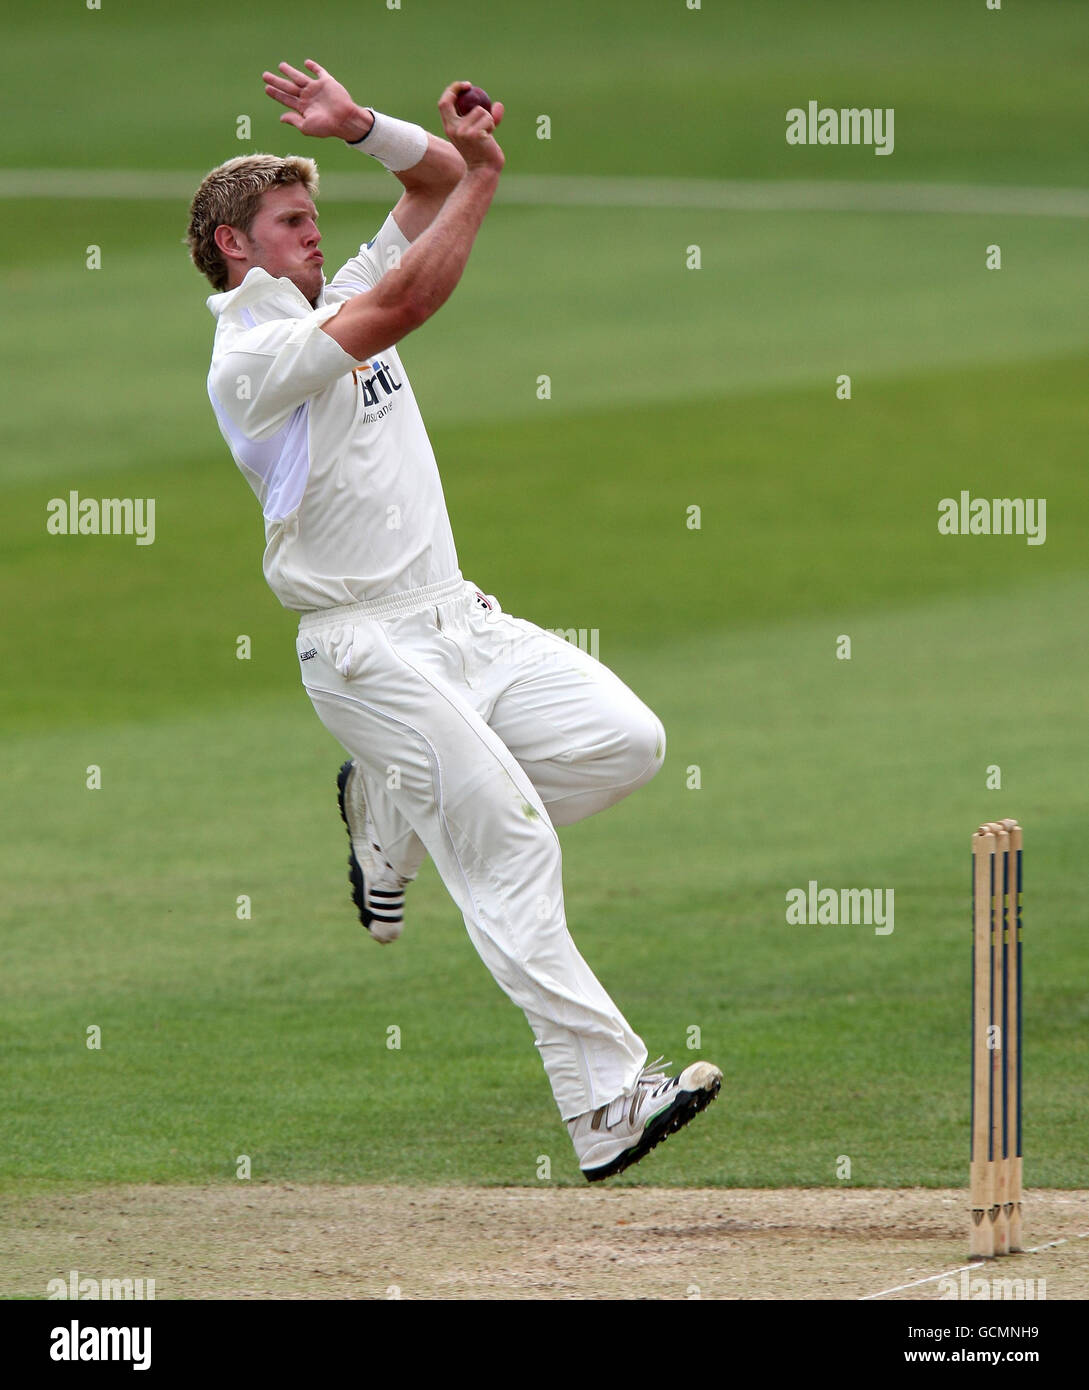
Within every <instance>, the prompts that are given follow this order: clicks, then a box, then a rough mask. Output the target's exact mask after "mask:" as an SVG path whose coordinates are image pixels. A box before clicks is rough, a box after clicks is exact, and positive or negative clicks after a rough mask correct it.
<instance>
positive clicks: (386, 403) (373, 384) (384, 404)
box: [352, 357, 404, 424]
mask: <svg viewBox="0 0 1089 1390" xmlns="http://www.w3.org/2000/svg"><path fill="white" fill-rule="evenodd" d="M352 375H353V376H354V377H355V379H356V381H357V382H358V383H359V389H360V390H361V391H362V392H363V405H364V408H365V409H366V412H367V413H366V414H365V415H364V416H363V419H364V421H365V422H366V423H367V424H370V422H371V421H372V420H380V419H381V418H382V416H383V415H388V414H389V412H390V411H391V410H392V409H393V405H394V402H393V399H392V398H393V396H394V394H395V392H397V391H400V389H401V387H402V386H403V385H404V382H403V381H401V380H400V379H399V378H398V376H397V373H396V372H395V371H394V370H393V368H392V367H391V366H390V364H389V363H388V362H383V361H382V359H381V358H378V357H376V358H375V359H374V361H373V362H365V363H364V364H363V366H362V367H353V368H352ZM380 388H381V391H382V393H383V394H382V395H379V389H380ZM383 396H384V397H385V399H383ZM371 406H376V407H377V409H375V410H371V409H370V407H371Z"/></svg>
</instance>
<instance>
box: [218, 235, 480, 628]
mask: <svg viewBox="0 0 1089 1390" xmlns="http://www.w3.org/2000/svg"><path fill="white" fill-rule="evenodd" d="M408 246H409V242H408V241H407V240H406V239H405V237H404V236H403V235H402V233H401V230H400V228H399V227H398V226H397V223H396V222H395V221H394V220H393V214H392V213H390V215H389V216H388V217H387V218H386V220H385V222H384V223H383V225H382V229H381V231H379V233H378V235H377V236H376V237H375V239H374V241H372V242H370V243H368V244H366V245H363V246H361V247H360V248H359V254H358V255H356V256H353V257H352V259H351V260H350V261H348V262H346V264H345V265H343V266H342V267H341V268H340V270H338V271H337V273H336V274H335V275H334V276H333V279H332V280H331V281H330V282H329V283H328V284H326V285H325V286H324V288H323V290H322V294H321V297H320V298H319V300H318V306H317V308H316V309H315V308H312V307H311V306H310V304H309V303H308V302H307V300H306V298H305V296H304V295H303V294H302V292H301V291H300V290H299V289H298V288H297V287H296V286H295V285H293V284H292V282H291V281H290V280H287V279H279V280H276V279H273V277H272V276H271V275H269V274H268V273H267V272H266V271H264V270H261V269H260V268H259V267H256V266H255V267H254V268H253V269H252V270H251V271H250V272H249V273H248V274H247V276H246V278H245V279H244V280H243V281H242V283H241V284H240V285H238V286H237V287H236V288H235V289H233V290H227V291H226V292H225V293H223V294H213V295H210V296H209V298H208V301H207V303H208V308H209V309H210V310H211V311H212V313H213V314H214V315H215V318H216V337H215V345H214V347H213V349H212V366H211V370H210V371H209V373H208V394H209V396H210V397H211V401H212V407H213V409H214V410H215V413H216V418H217V420H218V421H219V428H220V430H221V432H222V434H223V437H224V439H225V440H226V441H227V444H228V445H229V446H230V450H231V453H232V454H233V455H234V459H235V462H236V463H237V464H238V467H239V468H240V469H241V470H242V473H243V475H244V476H245V478H246V479H247V481H248V482H249V484H250V486H251V487H252V488H253V490H254V492H255V493H256V494H257V497H258V499H259V500H260V503H261V508H262V510H263V512H264V516H265V539H266V542H267V544H266V547H265V558H264V571H265V578H266V579H267V580H268V582H269V585H270V586H271V588H272V590H273V592H274V593H275V594H276V596H277V597H278V598H279V600H280V602H281V603H282V604H283V605H284V607H285V608H294V609H298V610H300V611H303V612H309V611H311V610H313V609H318V608H334V607H337V606H338V605H340V604H344V603H360V602H363V601H364V600H366V599H374V598H382V597H385V596H387V595H391V594H398V593H403V592H404V591H406V590H409V589H418V588H421V587H423V586H424V585H427V584H437V583H440V582H442V581H443V580H448V579H453V578H456V577H457V574H458V561H457V553H456V551H455V549H454V538H453V535H452V533H451V530H450V519H449V517H448V515H447V511H446V500H445V498H444V497H443V493H442V484H441V482H440V481H439V471H438V466H437V465H436V463H435V455H434V453H433V451H432V448H431V441H430V440H429V439H428V437H427V431H426V430H425V429H424V423H423V419H422V417H421V415H420V410H419V406H418V405H417V404H416V398H415V396H414V395H413V394H412V387H411V386H410V385H409V381H408V377H407V375H406V374H405V370H404V368H403V367H402V365H401V359H400V357H399V356H398V353H397V349H396V348H393V347H391V348H387V349H386V350H385V351H383V352H381V353H379V354H378V356H377V357H375V358H374V359H373V360H372V361H370V362H358V361H356V360H355V359H354V358H353V357H351V356H350V355H349V354H348V353H347V352H345V351H344V349H343V348H342V347H341V346H340V344H339V343H337V342H334V340H333V339H332V338H330V336H329V335H328V333H323V332H322V331H321V325H322V324H323V323H326V322H327V321H328V320H329V319H331V318H332V317H333V315H334V314H335V313H337V311H338V310H339V309H340V307H341V305H342V304H343V303H344V302H345V301H346V300H348V299H350V298H352V296H353V295H356V294H360V293H361V292H363V291H366V290H368V289H371V288H373V287H374V286H375V285H376V284H377V283H378V281H379V280H380V279H381V278H382V275H383V274H384V273H385V269H386V266H387V265H388V263H389V262H388V260H387V254H388V252H389V250H390V248H392V247H396V248H397V250H398V251H399V252H404V251H406V250H407V249H408Z"/></svg>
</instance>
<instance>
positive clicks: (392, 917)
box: [337, 758, 408, 946]
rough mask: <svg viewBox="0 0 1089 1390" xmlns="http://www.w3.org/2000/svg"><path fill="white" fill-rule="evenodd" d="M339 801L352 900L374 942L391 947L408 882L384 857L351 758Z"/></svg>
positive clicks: (400, 923) (343, 775) (401, 919)
mask: <svg viewBox="0 0 1089 1390" xmlns="http://www.w3.org/2000/svg"><path fill="white" fill-rule="evenodd" d="M337 800H338V801H339V802H340V816H341V819H342V820H343V822H344V824H345V825H346V826H347V827H348V839H349V840H350V841H351V850H350V852H349V855H348V878H349V880H350V882H351V885H352V901H353V902H354V903H355V905H356V907H357V908H358V909H359V920H360V921H361V922H362V923H363V925H364V926H365V927H366V928H367V930H368V931H369V932H370V934H371V936H373V937H374V939H375V941H379V942H381V943H382V945H383V946H385V945H388V943H389V942H391V941H396V940H397V938H398V937H399V936H400V935H401V931H402V929H403V927H404V924H405V922H404V918H405V884H406V883H407V882H408V880H407V879H405V878H402V877H401V875H400V874H398V873H397V872H396V871H395V870H394V868H393V866H392V865H390V864H387V863H386V861H385V860H384V859H383V858H382V857H381V856H382V847H381V845H379V844H378V843H377V841H376V838H375V833H374V824H373V822H372V821H371V817H370V813H369V812H368V811H367V804H366V802H365V800H364V799H363V778H362V777H361V776H360V775H359V772H358V770H357V769H356V766H355V763H354V762H352V760H351V759H350V758H349V760H348V761H347V762H346V763H345V764H344V765H343V767H342V768H341V769H340V771H339V773H337Z"/></svg>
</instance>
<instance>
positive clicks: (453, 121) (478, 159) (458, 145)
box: [439, 82, 506, 174]
mask: <svg viewBox="0 0 1089 1390" xmlns="http://www.w3.org/2000/svg"><path fill="white" fill-rule="evenodd" d="M472 85H473V84H472V83H471V82H451V83H450V85H449V87H447V89H446V91H445V92H443V94H442V96H441V97H439V115H440V116H441V117H442V127H443V130H444V131H445V132H446V138H447V139H448V140H449V141H450V143H451V145H453V146H454V148H455V149H456V150H457V151H458V153H459V154H460V155H461V157H462V159H464V160H465V164H466V167H467V168H469V169H494V170H495V172H496V173H497V174H498V173H499V172H500V170H501V169H502V168H503V165H504V164H505V163H506V156H505V155H504V153H503V151H502V150H501V149H500V148H499V145H498V144H497V143H496V141H495V137H494V135H493V133H492V132H493V131H494V130H495V128H496V126H497V125H498V124H499V122H500V121H501V120H502V119H503V103H502V102H501V101H497V102H494V103H493V104H492V109H491V110H490V111H486V110H485V109H484V107H483V106H474V107H473V109H472V110H471V111H470V112H469V114H468V115H467V116H459V115H458V113H457V107H456V106H455V105H454V101H455V98H456V97H457V94H458V93H459V92H463V91H465V90H466V89H467V88H468V87H471V86H472Z"/></svg>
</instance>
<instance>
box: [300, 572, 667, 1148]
mask: <svg viewBox="0 0 1089 1390" xmlns="http://www.w3.org/2000/svg"><path fill="white" fill-rule="evenodd" d="M298 654H299V664H300V667H301V671H302V679H303V684H304V686H305V687H306V691H307V694H308V695H309V696H310V699H311V700H312V701H313V704H314V708H315V709H316V710H317V712H318V717H319V718H320V719H321V721H322V723H323V724H324V725H325V727H326V728H327V729H328V730H329V732H330V733H331V734H332V735H333V736H334V738H336V739H337V740H338V741H339V742H340V743H341V744H342V745H343V746H344V747H345V748H346V749H347V751H348V752H349V753H350V754H351V756H352V758H353V759H354V760H355V762H356V764H357V765H358V767H359V768H360V770H361V771H362V773H363V785H364V789H365V792H366V798H367V805H368V809H369V810H370V813H371V815H372V817H373V819H374V822H375V829H376V831H377V836H378V839H379V842H380V843H381V846H382V854H383V857H384V858H385V859H386V860H387V861H388V862H389V863H390V864H391V865H392V866H393V867H394V868H395V869H396V871H397V872H398V873H399V874H401V875H403V876H404V877H405V878H409V879H410V878H412V877H414V876H415V874H416V872H417V870H418V869H419V867H420V865H421V863H422V862H423V859H424V856H425V853H426V854H430V855H431V858H432V859H433V860H434V863H435V866H436V868H437V869H438V872H439V874H440V876H441V878H442V881H443V883H444V884H445V885H446V888H447V889H448V891H449V893H450V896H451V897H452V898H453V899H454V901H455V903H456V904H457V906H458V908H459V909H460V910H461V913H462V915H463V916H464V918H465V926H466V928H467V930H468V932H469V936H470V939H471V940H472V943H473V945H474V946H475V947H476V949H477V951H478V952H479V954H480V957H481V959H482V960H483V961H484V964H485V965H486V966H487V967H488V969H489V970H490V971H491V973H492V975H493V976H494V977H495V979H496V981H497V982H498V983H499V985H500V986H501V988H502V989H503V990H504V991H505V992H506V993H507V995H508V996H509V997H510V998H511V999H512V1000H513V1002H514V1003H515V1004H517V1005H518V1006H519V1007H520V1008H521V1009H522V1010H523V1011H524V1012H525V1015H526V1018H527V1019H528V1021H529V1025H530V1027H531V1028H532V1030H533V1033H534V1035H535V1037H536V1040H537V1048H538V1050H539V1051H540V1054H541V1060H542V1061H543V1063H544V1067H545V1071H546V1072H547V1074H548V1079H549V1081H550V1083H551V1085H552V1093H553V1095H554V1096H555V1099H556V1104H557V1105H558V1107H559V1110H560V1114H561V1116H562V1117H563V1119H565V1120H569V1119H573V1118H574V1117H575V1116H576V1115H581V1114H584V1113H585V1112H586V1111H587V1110H593V1109H595V1108H596V1107H597V1106H599V1105H604V1104H606V1103H607V1102H608V1101H610V1100H613V1099H615V1097H617V1096H619V1095H620V1094H621V1093H623V1092H624V1091H628V1090H630V1089H631V1087H632V1086H633V1085H634V1084H635V1081H636V1078H637V1077H638V1075H639V1071H640V1069H641V1068H642V1067H643V1066H644V1065H645V1063H646V1059H647V1050H646V1048H645V1047H644V1045H643V1043H642V1041H641V1039H640V1038H638V1037H637V1036H636V1034H635V1033H634V1032H633V1031H632V1029H631V1028H630V1027H629V1026H628V1023H627V1021H626V1020H625V1018H624V1016H623V1015H622V1014H621V1012H620V1010H619V1009H618V1008H617V1006H616V1005H615V1004H614V1003H613V1001H612V999H610V998H609V995H608V994H607V993H606V992H605V990H604V989H603V988H602V986H601V985H600V984H599V983H598V980H597V979H596V977H595V976H594V974H593V972H592V971H591V970H590V967H589V966H588V965H587V964H586V962H585V961H584V960H583V958H582V956H581V955H580V954H579V952H578V950H577V949H576V947H575V943H574V941H572V939H571V936H570V933H569V932H568V930H567V921H566V918H565V916H564V905H563V885H562V881H561V863H560V845H559V840H558V837H557V835H556V831H555V829H554V827H555V826H557V825H569V824H571V823H572V822H574V821H577V820H581V819H582V818H583V817H584V816H589V815H592V814H593V813H594V812H595V811H601V810H604V808H605V807H606V806H611V805H613V803H614V802H617V801H619V800H620V799H621V798H622V797H625V796H627V794H628V793H629V792H632V791H634V790H635V789H636V788H637V787H640V786H642V785H643V783H644V782H648V781H649V780H650V779H651V777H653V776H654V774H655V773H656V772H657V771H658V769H659V767H661V765H662V759H663V757H664V755H665V732H664V730H663V728H662V725H661V723H660V722H659V721H658V719H657V718H656V717H655V715H654V714H652V713H651V711H650V710H649V709H647V707H646V706H645V705H644V704H643V703H642V702H641V701H640V700H638V699H637V698H636V696H635V695H633V694H632V692H631V691H630V690H629V689H628V688H627V686H625V685H624V684H623V682H622V681H620V680H619V679H618V678H617V677H616V676H615V675H613V673H612V672H611V671H609V670H608V669H607V668H606V667H605V666H603V665H601V663H600V662H598V661H596V660H594V658H593V657H591V656H590V655H588V654H587V653H586V652H583V651H580V650H579V649H578V648H577V647H575V646H573V645H572V644H571V643H568V642H565V641H564V640H563V638H561V637H558V636H556V635H555V634H553V633H548V632H545V631H543V630H542V629H541V628H539V627H536V626H534V624H533V623H530V622H526V621H525V620H524V619H520V618H514V617H511V616H510V615H509V614H506V613H504V612H503V611H502V609H501V608H500V605H499V604H498V602H497V601H496V600H495V598H494V597H492V596H490V595H489V596H485V595H483V594H482V593H481V591H480V590H479V589H477V588H476V586H475V585H473V584H470V583H469V582H468V581H466V580H464V579H462V577H461V575H460V574H459V575H457V576H456V578H454V579H452V580H448V581H445V582H443V583H440V584H433V585H430V586H429V587H428V588H426V589H414V590H411V591H409V592H407V593H403V594H398V595H395V596H393V597H392V598H388V599H376V600H373V601H371V602H368V603H357V604H350V605H347V606H345V607H342V608H331V609H325V610H322V611H320V612H316V613H309V614H306V615H304V617H303V618H302V620H301V622H300V624H299V638H298Z"/></svg>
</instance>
